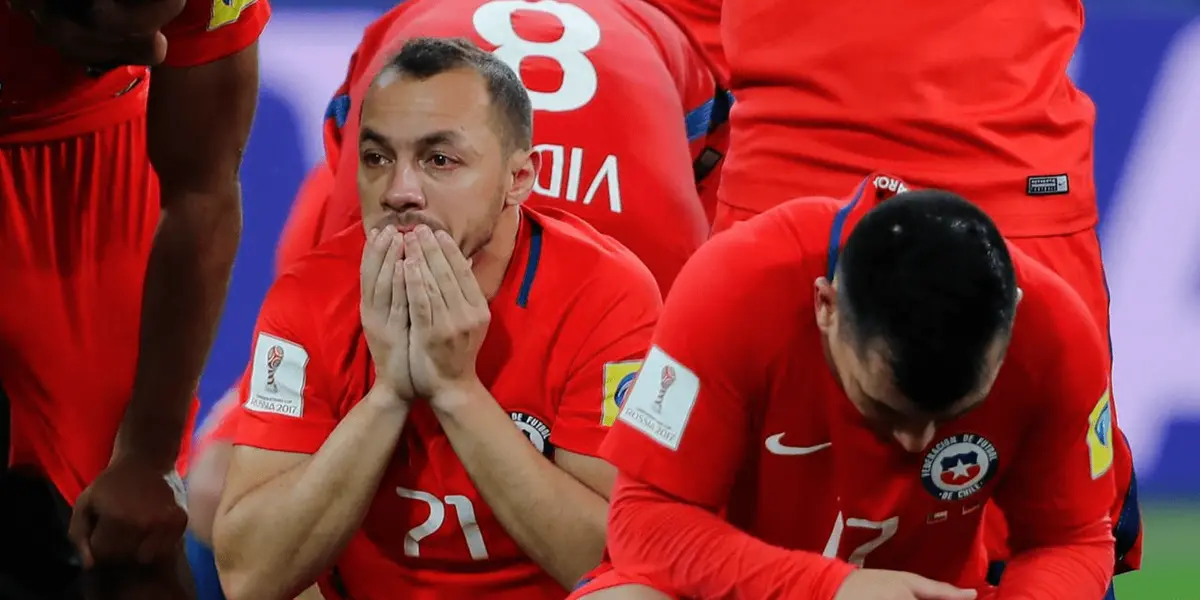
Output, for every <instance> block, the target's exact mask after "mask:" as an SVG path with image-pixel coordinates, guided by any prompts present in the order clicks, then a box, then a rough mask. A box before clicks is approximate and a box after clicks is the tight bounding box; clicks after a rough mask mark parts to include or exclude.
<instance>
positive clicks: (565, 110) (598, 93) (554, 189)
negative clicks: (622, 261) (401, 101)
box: [325, 0, 723, 291]
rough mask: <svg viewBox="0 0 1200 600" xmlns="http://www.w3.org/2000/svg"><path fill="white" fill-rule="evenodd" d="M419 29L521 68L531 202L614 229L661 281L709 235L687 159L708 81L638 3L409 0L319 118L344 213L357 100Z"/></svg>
mask: <svg viewBox="0 0 1200 600" xmlns="http://www.w3.org/2000/svg"><path fill="white" fill-rule="evenodd" d="M418 36H444V37H466V38H469V39H471V40H472V41H474V42H475V43H477V44H479V45H480V46H481V47H483V48H484V49H486V50H489V51H492V52H494V53H495V54H496V56H498V57H500V58H502V59H503V60H504V61H505V62H507V63H508V64H509V65H510V66H512V67H513V68H514V69H515V70H517V71H518V73H519V74H520V76H521V80H522V81H523V82H524V83H525V85H526V87H527V88H529V90H530V97H531V100H532V101H533V108H534V124H533V139H534V145H535V147H536V149H537V150H538V151H539V153H540V154H541V159H542V164H541V172H540V176H539V178H538V182H537V184H536V185H535V187H534V190H533V192H534V193H533V196H532V197H531V198H530V205H531V206H535V207H536V206H554V207H557V208H561V209H565V210H567V211H570V212H571V213H573V214H575V215H577V216H579V217H581V218H583V219H584V220H586V221H587V222H588V223H590V224H591V225H592V226H594V227H596V229H599V230H600V232H601V233H605V234H608V235H611V236H613V237H614V238H616V239H617V240H618V241H620V242H621V243H622V244H624V245H625V246H627V247H628V248H629V249H630V250H632V251H633V252H634V254H636V255H637V256H638V257H639V258H641V259H642V261H643V262H645V263H646V265H647V266H648V267H649V268H650V271H651V272H652V273H654V275H655V278H656V279H657V280H658V281H659V283H660V285H661V286H662V289H663V290H664V291H665V290H666V289H668V288H669V286H670V283H671V281H672V280H673V279H674V278H675V275H676V274H677V273H678V272H679V269H680V268H682V266H683V263H684V262H685V261H686V260H687V258H688V256H690V255H691V254H692V252H693V251H695V249H696V248H697V247H699V245H700V244H701V243H703V242H704V240H706V239H707V238H708V232H709V216H710V215H711V212H712V207H709V210H708V211H707V212H706V210H705V208H704V207H703V205H702V203H701V201H700V199H699V197H698V194H697V189H696V182H695V180H694V177H693V166H692V164H693V159H696V160H700V155H701V154H702V153H703V152H704V148H705V146H706V142H707V141H708V139H707V136H708V133H709V130H710V126H711V125H712V123H711V117H712V114H713V112H714V111H713V107H714V97H715V94H716V87H715V83H714V80H713V76H712V73H711V69H710V68H709V66H708V64H707V63H706V62H705V61H704V60H703V58H702V57H701V55H700V53H699V51H698V50H696V49H695V47H694V46H693V45H692V44H691V43H690V41H689V38H688V37H687V36H686V35H685V34H684V33H683V32H682V31H680V29H679V27H678V26H676V25H675V23H674V22H673V21H671V20H670V19H669V18H668V17H667V16H666V15H665V14H664V13H662V12H660V11H659V10H657V9H655V8H654V7H652V6H651V5H649V4H646V3H645V2H643V1H642V0H569V1H562V2H560V1H558V0H536V1H525V0H414V1H410V2H405V3H403V4H400V5H399V6H397V7H396V8H393V9H392V10H391V11H390V12H388V13H387V14H386V15H385V16H384V17H382V18H381V19H379V20H378V21H376V22H375V23H373V24H372V25H371V26H370V27H368V28H367V30H366V33H365V34H364V36H363V41H362V44H361V45H360V46H359V48H358V50H357V52H356V53H355V55H354V57H353V58H352V59H351V63H350V67H349V74H348V76H347V78H346V82H345V83H344V84H343V85H342V87H341V89H340V90H339V91H338V92H337V94H336V95H335V97H334V100H333V102H332V103H331V105H330V110H329V113H328V116H329V119H327V121H326V138H325V139H326V162H327V163H328V164H329V165H330V166H331V168H333V170H334V173H335V184H334V190H335V191H334V194H335V198H338V199H339V200H338V202H339V203H340V202H341V199H342V198H345V199H346V200H345V204H344V205H342V206H339V207H338V208H336V209H335V210H338V211H342V212H343V213H346V214H350V215H352V216H351V217H349V218H355V217H356V215H357V212H358V202H357V198H358V190H357V178H356V173H357V167H358V156H357V144H358V130H357V128H358V121H359V118H358V107H359V105H360V103H361V100H362V94H363V93H364V91H365V90H366V89H367V87H368V85H369V84H370V81H371V78H372V77H373V76H374V75H375V73H377V72H378V71H379V69H380V68H381V67H382V66H383V63H384V62H385V61H386V60H387V59H388V58H390V55H391V54H392V53H394V52H395V51H396V50H398V49H399V47H400V46H401V45H402V44H403V42H404V40H406V39H409V38H413V37H418ZM715 139H720V138H715ZM718 150H723V147H721V148H718ZM351 199H353V200H351ZM712 201H713V202H714V203H715V197H714V198H713V200H712Z"/></svg>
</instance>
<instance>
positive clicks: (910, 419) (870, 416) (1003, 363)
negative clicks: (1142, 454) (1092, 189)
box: [589, 176, 1115, 600]
mask: <svg viewBox="0 0 1200 600" xmlns="http://www.w3.org/2000/svg"><path fill="white" fill-rule="evenodd" d="M897 190H899V191H901V192H902V193H899V194H897V195H895V196H894V197H891V198H888V197H889V196H891V195H892V194H893V192H894V191H897ZM885 198H887V199H886V201H884V199H885ZM804 282H813V283H812V284H811V285H812V287H811V288H809V291H807V292H806V291H804V289H803V287H802V286H803V285H804ZM748 307H752V310H747V308H748ZM814 315H815V318H814ZM697 323H703V324H704V326H703V327H697V326H696V324H697ZM1106 355H1107V350H1106V349H1105V347H1104V345H1103V343H1102V342H1101V339H1100V336H1099V335H1098V332H1097V330H1096V327H1095V324H1094V323H1093V322H1092V320H1091V318H1090V316H1089V315H1088V311H1087V307H1086V306H1085V305H1084V304H1083V302H1082V301H1081V300H1080V299H1079V297H1078V295H1077V294H1075V293H1074V292H1073V291H1072V290H1071V289H1070V288H1069V287H1068V286H1067V285H1066V284H1065V283H1064V282H1063V281H1062V279H1061V278H1059V277H1057V276H1056V275H1054V274H1053V273H1051V272H1050V271H1049V270H1048V269H1046V267H1045V266H1043V265H1042V264H1041V263H1039V262H1037V261H1035V260H1033V259H1031V258H1029V257H1028V256H1026V255H1025V254H1024V253H1022V252H1021V251H1020V250H1018V249H1016V248H1015V247H1013V246H1012V245H1009V244H1006V242H1005V241H1004V240H1003V238H1001V236H1000V234H999V233H998V230H997V228H996V227H995V225H994V224H993V223H992V221H991V220H990V219H988V218H987V217H986V216H985V214H984V213H983V212H981V211H980V210H979V209H978V208H977V207H975V206H973V205H971V204H969V203H967V202H966V201H965V200H963V199H961V198H960V197H958V196H955V195H954V194H951V193H949V192H941V191H906V188H905V187H904V186H903V185H902V184H899V183H898V182H897V181H896V180H895V179H894V178H891V177H887V176H872V177H870V178H868V179H867V180H865V181H863V182H862V183H861V184H860V185H859V187H858V188H857V191H856V192H855V194H854V196H853V197H852V198H850V199H847V200H845V201H841V202H838V201H834V200H832V199H825V198H812V199H800V200H795V201H792V202H788V203H785V204H782V205H780V206H778V207H776V208H774V209H772V210H770V211H768V212H766V213H763V214H762V215H761V216H759V217H756V218H754V219H751V220H749V221H746V222H745V223H743V224H742V225H739V226H738V227H736V228H733V229H731V230H729V231H727V232H726V233H723V234H720V235H717V236H716V237H714V239H713V240H712V241H711V242H710V243H709V244H707V245H706V246H705V247H704V248H702V249H701V250H700V251H699V252H698V253H697V254H696V256H695V257H694V258H693V259H692V261H690V262H689V263H688V266H687V267H685V268H684V270H683V272H682V273H681V275H680V278H679V281H678V283H677V285H676V287H675V289H674V291H673V292H672V294H671V296H670V297H669V298H668V300H667V303H666V306H665V307H664V309H663V314H662V317H661V319H660V321H659V324H658V327H657V329H656V331H655V334H654V346H653V347H652V349H651V350H650V352H649V354H648V355H647V357H646V359H645V362H644V364H643V368H642V371H641V373H640V375H639V376H638V379H637V381H636V383H635V384H634V388H633V390H632V391H631V392H630V394H629V396H628V398H627V400H626V402H625V405H624V408H623V410H622V412H621V415H620V417H619V418H618V421H617V423H616V425H615V426H614V427H613V430H612V432H611V433H610V434H609V436H608V438H607V439H606V440H605V443H604V447H603V452H604V456H605V457H607V458H608V459H609V461H611V462H612V463H613V464H615V465H616V466H617V468H618V469H619V471H620V477H619V479H618V482H617V485H616V488H615V490H614V492H613V500H612V507H611V512H610V517H609V518H610V521H609V530H608V535H609V538H608V549H609V553H610V554H611V558H612V563H613V565H614V566H615V568H616V570H617V572H618V573H626V574H628V576H629V577H628V580H629V581H631V582H638V581H640V582H642V583H646V582H650V583H652V584H653V587H654V588H657V589H658V590H660V591H661V592H664V593H667V594H670V595H673V596H678V597H691V598H706V599H708V598H732V597H738V598H797V597H804V598H814V599H822V598H830V599H832V598H836V599H838V600H842V599H854V598H889V599H890V598H895V599H902V600H913V599H930V598H934V599H956V598H973V597H975V592H976V591H979V592H982V593H987V594H994V595H995V597H997V598H1006V599H1016V598H1021V599H1046V600H1050V599H1060V598H1100V597H1101V596H1102V595H1103V594H1104V591H1105V590H1106V589H1107V588H1108V586H1109V580H1110V578H1111V576H1112V573H1113V537H1112V530H1111V521H1110V519H1109V516H1108V508H1109V506H1111V504H1112V502H1113V500H1114V497H1115V485H1114V480H1113V474H1112V466H1113V446H1112V441H1113V439H1112V430H1111V416H1112V407H1111V404H1110V397H1109V392H1108V375H1107V365H1106ZM989 499H994V500H995V501H996V503H997V504H998V505H999V506H1000V507H1002V508H1003V509H1005V510H1006V512H1007V514H1008V515H1009V518H1010V519H1011V521H1010V522H1011V525H1012V530H1011V537H1010V543H1011V544H1012V546H1013V550H1014V555H1013V557H1012V559H1011V561H1010V562H1009V566H1008V571H1007V573H1006V574H1005V576H1004V578H1003V580H1002V581H1001V583H1000V587H999V589H998V590H995V591H993V590H991V589H990V588H989V587H988V584H987V583H986V580H985V577H986V572H987V556H986V553H985V552H984V548H983V547H982V543H981V542H982V538H981V523H982V513H983V511H982V510H981V509H982V507H983V505H984V503H985V502H987V501H988V500H989ZM722 508H724V509H726V513H725V520H722V519H721V518H720V517H718V516H717V512H718V511H720V510H721V509H722ZM882 569H887V570H882ZM620 579H621V578H619V577H618V578H617V580H618V581H619V580H620ZM940 582H945V583H940ZM609 583H611V581H610V582H609ZM951 586H955V587H957V588H961V589H954V587H951ZM589 589H592V588H589ZM630 597H635V596H630Z"/></svg>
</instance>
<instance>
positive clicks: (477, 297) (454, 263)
mask: <svg viewBox="0 0 1200 600" xmlns="http://www.w3.org/2000/svg"><path fill="white" fill-rule="evenodd" d="M360 275H361V282H360V283H361V286H362V304H361V313H362V325H363V332H364V334H365V335H366V338H367V346H368V348H370V350H371V357H372V359H373V360H374V362H375V378H376V385H377V386H378V385H384V386H387V388H388V389H389V391H390V392H392V393H393V394H394V395H395V396H396V397H397V398H398V399H399V400H402V401H407V400H411V399H413V398H416V397H422V398H425V399H427V400H429V401H430V402H431V403H434V404H435V405H436V403H437V401H438V399H439V398H441V397H443V396H444V395H445V394H446V393H447V392H451V391H453V390H456V389H462V388H466V387H470V386H474V385H477V384H478V376H477V375H476V372H475V359H476V356H478V354H479V348H480V346H481V345H482V344H483V338H484V336H485V335H486V333H487V327H488V324H489V323H490V322H491V311H490V310H489V309H488V303H487V298H486V297H485V296H484V294H483V291H482V290H481V289H480V288H479V283H478V282H477V281H476V280H475V275H474V273H472V271H471V262H470V261H469V260H467V258H466V257H465V256H463V254H462V251H461V250H459V248H458V244H456V243H455V242H454V240H453V238H451V237H450V235H449V234H447V233H446V232H444V231H438V232H434V231H432V230H430V229H429V228H428V227H425V226H423V225H422V226H419V227H417V228H416V230H414V231H412V232H411V233H406V234H401V233H400V232H398V231H397V230H396V229H395V228H394V227H393V226H391V225H389V226H387V227H385V228H384V229H382V230H377V231H375V230H373V231H371V232H370V233H369V234H368V235H367V243H366V246H365V247H364V249H363V259H362V267H361V270H360Z"/></svg>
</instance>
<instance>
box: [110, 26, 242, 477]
mask: <svg viewBox="0 0 1200 600" xmlns="http://www.w3.org/2000/svg"><path fill="white" fill-rule="evenodd" d="M257 102H258V45H257V44H252V45H250V46H248V47H247V48H245V49H243V50H241V51H239V52H237V53H235V54H232V55H230V56H227V57H225V58H222V59H219V60H216V61H214V62H210V63H207V64H202V65H198V66H191V67H179V68H174V67H158V68H156V69H154V72H153V75H152V76H151V82H150V104H149V111H148V126H147V130H148V133H147V136H148V137H147V141H146V145H147V147H148V152H149V155H150V162H151V164H153V165H154V169H155V171H157V173H158V176H159V180H160V182H161V187H162V200H161V202H162V215H161V217H160V219H159V223H158V231H157V232H156V234H155V238H154V245H153V248H152V249H151V252H150V261H149V264H148V266H147V268H146V281H145V288H144V296H143V299H142V328H141V336H140V342H139V353H138V363H137V375H136V378H135V380H134V386H133V396H132V398H131V400H130V402H129V407H128V409H127V410H126V413H125V419H124V421H123V422H122V423H121V429H120V434H119V435H118V438H117V447H116V455H117V456H118V457H120V456H127V455H132V456H134V457H137V458H138V459H140V460H146V461H149V462H151V463H152V464H153V465H154V466H155V467H158V468H161V469H162V470H163V471H164V472H166V471H169V470H170V469H171V468H172V467H173V466H174V464H175V460H176V458H177V457H178V454H179V448H180V442H181V441H182V439H183V436H184V435H186V434H187V432H186V431H185V429H186V426H187V421H188V414H189V412H190V408H191V403H192V397H193V394H194V393H195V391H196V385H197V382H198V381H199V378H200V372H201V369H202V368H203V366H204V362H205V360H206V359H207V357H208V352H209V349H210V348H211V347H212V342H213V337H214V336H215V332H216V325H217V320H218V318H219V317H220V314H221V309H222V307H223V306H224V303H225V295H226V293H227V292H228V290H229V275H230V270H231V268H232V266H233V257H234V254H235V253H236V252H237V247H238V241H239V239H240V237H241V229H242V211H241V184H240V182H239V180H238V170H239V168H240V166H241V162H242V153H243V151H244V149H245V147H246V139H247V138H248V137H249V135H250V125H251V122H252V121H253V119H254V110H255V106H256V104H257Z"/></svg>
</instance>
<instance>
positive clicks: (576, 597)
mask: <svg viewBox="0 0 1200 600" xmlns="http://www.w3.org/2000/svg"><path fill="white" fill-rule="evenodd" d="M624 585H635V586H640V587H641V588H650V589H640V590H639V592H640V593H637V592H632V591H631V592H630V593H629V594H628V595H627V598H628V599H629V600H634V599H637V600H643V599H644V600H650V599H651V598H654V599H659V598H672V599H673V598H675V596H671V595H669V594H667V593H666V592H662V591H659V590H658V589H657V588H655V587H654V585H653V584H652V583H650V580H648V579H645V578H642V577H637V576H634V575H626V574H624V573H618V572H617V571H616V570H614V569H613V568H612V565H609V564H608V563H604V564H601V565H600V566H599V567H596V568H595V569H593V570H592V572H590V573H588V574H587V575H585V576H584V577H583V581H582V582H581V584H580V585H578V586H576V588H575V591H573V592H571V595H570V596H568V597H567V600H583V599H584V598H587V597H588V596H590V595H591V594H594V593H596V592H601V591H604V590H608V589H612V588H616V587H619V586H624Z"/></svg>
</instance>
